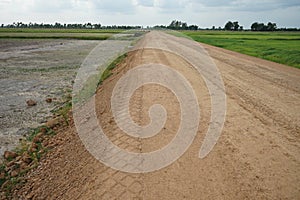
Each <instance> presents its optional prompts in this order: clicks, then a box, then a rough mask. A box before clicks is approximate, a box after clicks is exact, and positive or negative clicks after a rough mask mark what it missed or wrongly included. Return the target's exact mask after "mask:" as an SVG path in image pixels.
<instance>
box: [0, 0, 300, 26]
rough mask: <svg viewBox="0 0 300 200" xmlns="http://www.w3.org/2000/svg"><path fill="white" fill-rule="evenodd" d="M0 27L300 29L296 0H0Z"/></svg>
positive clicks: (298, 8)
mask: <svg viewBox="0 0 300 200" xmlns="http://www.w3.org/2000/svg"><path fill="white" fill-rule="evenodd" d="M0 7H1V12H0V23H1V24H2V23H4V24H8V23H10V24H12V23H13V22H17V21H22V22H25V23H29V22H37V23H42V22H44V23H55V22H60V23H86V22H92V23H101V24H102V25H112V24H116V25H143V26H147V25H149V26H153V25H157V24H163V25H167V24H169V23H170V22H171V21H172V20H173V19H176V20H180V21H185V22H187V23H188V24H197V25H199V26H200V27H212V26H213V25H214V26H216V27H219V26H221V27H223V26H224V24H225V23H226V21H228V20H232V21H234V20H237V21H239V22H240V25H243V26H244V27H246V28H249V27H250V25H251V24H252V23H253V22H255V21H258V22H264V23H267V22H269V21H271V22H276V23H277V25H278V26H279V27H298V28H300V0H50V1H49V0H0Z"/></svg>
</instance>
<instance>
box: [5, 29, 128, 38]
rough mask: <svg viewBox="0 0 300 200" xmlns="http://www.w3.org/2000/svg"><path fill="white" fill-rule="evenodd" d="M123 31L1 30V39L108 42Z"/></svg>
mask: <svg viewBox="0 0 300 200" xmlns="http://www.w3.org/2000/svg"><path fill="white" fill-rule="evenodd" d="M121 32H123V30H105V29H103V30H102V29H100V30H95V29H29V28H27V29H26V28H0V38H18V39H80V40H106V39H108V38H109V37H111V36H112V35H113V34H117V33H121Z"/></svg>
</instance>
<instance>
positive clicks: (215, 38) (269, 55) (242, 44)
mask: <svg viewBox="0 0 300 200" xmlns="http://www.w3.org/2000/svg"><path fill="white" fill-rule="evenodd" d="M183 33H184V34H185V35H187V36H189V37H191V38H192V39H194V40H195V41H197V42H203V43H206V44H210V45H214V46H217V47H222V48H225V49H228V50H232V51H236V52H239V53H243V54H247V55H250V56H255V57H259V58H262V59H266V60H270V61H274V62H277V63H281V64H285V65H289V66H293V67H296V68H300V32H299V33H298V32H231V31H183Z"/></svg>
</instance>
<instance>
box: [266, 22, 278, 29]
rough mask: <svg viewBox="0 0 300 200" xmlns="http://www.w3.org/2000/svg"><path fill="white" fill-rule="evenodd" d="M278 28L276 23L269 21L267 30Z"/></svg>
mask: <svg viewBox="0 0 300 200" xmlns="http://www.w3.org/2000/svg"><path fill="white" fill-rule="evenodd" d="M276 28H277V25H276V23H272V22H269V23H268V25H267V30H268V31H275V30H276Z"/></svg>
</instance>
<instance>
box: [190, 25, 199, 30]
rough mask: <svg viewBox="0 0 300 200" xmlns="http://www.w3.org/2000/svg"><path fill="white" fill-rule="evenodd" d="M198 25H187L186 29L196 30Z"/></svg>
mask: <svg viewBox="0 0 300 200" xmlns="http://www.w3.org/2000/svg"><path fill="white" fill-rule="evenodd" d="M198 28H199V27H198V26H197V25H190V26H189V27H188V30H194V31H196V30H198Z"/></svg>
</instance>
